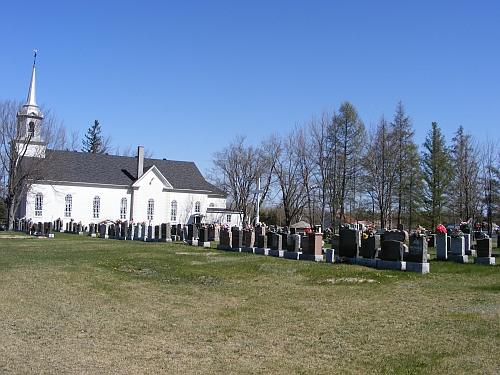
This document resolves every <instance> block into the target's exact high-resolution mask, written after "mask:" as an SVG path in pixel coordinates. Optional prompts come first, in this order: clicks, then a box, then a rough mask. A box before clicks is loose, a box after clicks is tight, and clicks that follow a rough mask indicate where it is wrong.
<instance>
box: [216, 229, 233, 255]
mask: <svg viewBox="0 0 500 375" xmlns="http://www.w3.org/2000/svg"><path fill="white" fill-rule="evenodd" d="M232 235H233V234H232V233H231V232H229V231H228V230H225V229H223V230H221V231H220V241H219V245H218V246H217V248H218V249H222V250H229V249H230V248H231V247H232Z"/></svg>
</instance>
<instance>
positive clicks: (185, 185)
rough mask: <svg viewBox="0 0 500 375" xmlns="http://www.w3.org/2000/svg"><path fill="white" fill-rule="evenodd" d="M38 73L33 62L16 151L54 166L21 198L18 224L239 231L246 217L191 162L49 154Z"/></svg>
mask: <svg viewBox="0 0 500 375" xmlns="http://www.w3.org/2000/svg"><path fill="white" fill-rule="evenodd" d="M35 69H36V64H35V63H33V71H32V76H31V82H30V88H29V92H28V99H27V101H26V104H25V105H24V106H23V107H22V109H21V110H20V111H19V112H18V114H17V121H18V132H19V134H18V135H19V137H18V139H19V141H18V142H17V147H18V150H21V149H24V150H25V151H26V156H29V157H31V158H44V160H46V161H47V164H48V165H50V167H49V168H44V172H43V173H44V175H43V179H41V180H38V181H36V182H35V183H33V185H32V186H31V189H30V190H29V192H28V193H27V195H26V196H25V197H24V198H23V201H22V202H21V204H20V206H19V208H18V210H17V212H16V218H17V219H26V220H30V219H31V220H32V221H33V222H53V221H55V220H57V219H61V220H62V221H63V222H67V221H75V222H81V223H82V224H83V225H88V224H90V223H95V224H97V223H100V222H104V221H113V222H116V221H118V220H121V221H129V222H135V223H140V222H145V223H147V224H150V225H158V224H162V223H170V224H171V225H175V224H189V223H207V224H213V223H219V224H226V223H227V224H229V225H237V226H240V225H241V223H240V220H241V219H240V215H239V214H238V213H237V212H235V211H232V210H229V209H226V194H225V193H224V192H223V191H221V190H220V189H218V188H217V187H215V186H213V185H212V184H210V183H209V182H207V181H206V180H205V178H204V177H203V176H202V174H201V173H200V171H199V170H198V168H197V166H196V165H195V164H194V163H193V162H186V161H174V160H166V159H161V160H160V159H149V158H145V157H144V148H143V147H142V146H141V147H138V152H137V156H135V157H128V156H116V155H107V154H93V153H87V152H76V151H62V150H51V149H47V143H46V142H45V141H44V140H42V139H41V127H42V126H43V118H44V117H43V114H42V113H41V111H40V109H39V107H38V105H37V104H36V90H35Z"/></svg>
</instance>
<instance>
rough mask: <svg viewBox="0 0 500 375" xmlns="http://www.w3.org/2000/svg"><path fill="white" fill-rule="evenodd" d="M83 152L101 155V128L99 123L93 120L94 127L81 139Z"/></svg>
mask: <svg viewBox="0 0 500 375" xmlns="http://www.w3.org/2000/svg"><path fill="white" fill-rule="evenodd" d="M82 142H83V148H82V151H83V152H90V153H92V154H102V153H103V152H104V150H103V147H102V145H103V141H102V136H101V126H100V125H99V121H97V120H95V121H94V125H92V126H91V127H90V128H89V130H88V131H87V134H85V138H84V139H83V141H82Z"/></svg>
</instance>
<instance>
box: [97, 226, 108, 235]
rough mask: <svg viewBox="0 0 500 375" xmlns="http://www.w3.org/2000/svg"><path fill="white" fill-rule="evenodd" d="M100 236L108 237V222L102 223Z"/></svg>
mask: <svg viewBox="0 0 500 375" xmlns="http://www.w3.org/2000/svg"><path fill="white" fill-rule="evenodd" d="M99 237H101V238H108V228H107V225H106V224H101V225H100V226H99Z"/></svg>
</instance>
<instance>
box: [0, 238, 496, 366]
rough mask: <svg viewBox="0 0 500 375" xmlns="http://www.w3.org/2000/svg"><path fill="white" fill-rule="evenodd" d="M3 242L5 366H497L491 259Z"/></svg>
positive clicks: (1, 340) (0, 325) (0, 343)
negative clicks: (335, 259)
mask: <svg viewBox="0 0 500 375" xmlns="http://www.w3.org/2000/svg"><path fill="white" fill-rule="evenodd" d="M4 244H5V246H3V247H2V248H1V249H0V259H1V260H2V261H1V262H0V278H1V280H2V282H1V283H0V298H1V300H2V303H1V304H0V350H1V352H2V356H1V357H0V373H2V372H4V373H37V374H68V373H92V374H113V373H116V374H132V373H144V374H158V373H169V374H220V373H241V374H269V373H273V374H274V373H276V374H332V373H339V374H366V373H385V374H407V373H412V374H449V373H451V372H453V373H455V374H466V373H487V374H495V373H499V372H500V367H499V363H500V360H499V354H498V353H499V349H500V348H499V342H500V327H499V325H498V321H499V318H500V311H499V306H500V297H499V296H500V293H499V288H498V286H499V283H498V280H499V279H500V278H499V277H500V272H499V270H500V268H496V267H486V266H484V267H483V266H481V267H477V266H475V265H473V264H469V265H459V264H449V263H443V262H433V263H432V264H431V271H432V274H430V275H416V274H406V273H404V272H391V271H377V270H371V269H368V268H363V267H359V266H353V265H345V264H339V265H337V264H333V265H332V264H317V263H314V262H299V261H291V260H286V259H277V258H272V257H263V256H257V255H253V254H242V253H231V252H222V251H216V250H214V249H207V250H206V251H203V250H200V249H199V248H197V247H187V246H183V245H178V244H168V243H167V244H164V243H163V244H155V243H140V242H131V241H114V240H100V239H90V238H86V237H85V238H83V237H78V236H70V235H58V236H57V238H56V239H54V240H50V241H49V240H48V241H24V240H18V239H5V240H4V239H2V245H4ZM134 271H135V272H134ZM372 280H373V281H372Z"/></svg>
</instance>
